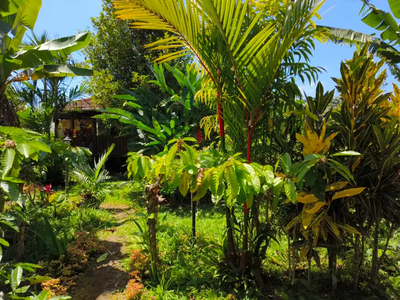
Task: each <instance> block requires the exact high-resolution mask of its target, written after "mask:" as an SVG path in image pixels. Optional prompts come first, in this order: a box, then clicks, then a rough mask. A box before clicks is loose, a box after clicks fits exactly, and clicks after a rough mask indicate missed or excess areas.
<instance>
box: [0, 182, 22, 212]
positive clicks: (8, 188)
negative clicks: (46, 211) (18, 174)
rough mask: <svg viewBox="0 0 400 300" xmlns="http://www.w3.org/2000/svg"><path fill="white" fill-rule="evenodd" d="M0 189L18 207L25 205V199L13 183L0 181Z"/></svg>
mask: <svg viewBox="0 0 400 300" xmlns="http://www.w3.org/2000/svg"><path fill="white" fill-rule="evenodd" d="M0 187H1V188H2V189H3V190H4V191H5V192H6V193H7V194H8V195H9V196H10V197H11V199H12V200H13V201H15V202H17V203H18V204H19V205H21V206H24V205H25V197H24V196H23V195H22V194H21V193H20V192H19V189H18V185H17V184H16V183H14V182H9V181H0Z"/></svg>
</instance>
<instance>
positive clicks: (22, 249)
mask: <svg viewBox="0 0 400 300" xmlns="http://www.w3.org/2000/svg"><path fill="white" fill-rule="evenodd" d="M21 222H23V221H22V220H21ZM18 259H19V261H20V262H22V261H24V260H25V224H24V223H21V224H20V226H19V238H18Z"/></svg>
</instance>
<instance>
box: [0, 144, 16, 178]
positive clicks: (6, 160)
mask: <svg viewBox="0 0 400 300" xmlns="http://www.w3.org/2000/svg"><path fill="white" fill-rule="evenodd" d="M15 154H16V153H15V149H12V148H5V149H4V151H3V153H2V154H1V166H0V172H1V177H2V179H4V178H5V177H6V176H7V174H8V173H9V172H10V171H11V169H12V167H13V164H14V159H15Z"/></svg>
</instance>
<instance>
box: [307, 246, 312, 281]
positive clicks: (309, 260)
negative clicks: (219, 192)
mask: <svg viewBox="0 0 400 300" xmlns="http://www.w3.org/2000/svg"><path fill="white" fill-rule="evenodd" d="M307 264H308V271H307V281H308V285H309V287H311V251H310V252H309V254H308V256H307Z"/></svg>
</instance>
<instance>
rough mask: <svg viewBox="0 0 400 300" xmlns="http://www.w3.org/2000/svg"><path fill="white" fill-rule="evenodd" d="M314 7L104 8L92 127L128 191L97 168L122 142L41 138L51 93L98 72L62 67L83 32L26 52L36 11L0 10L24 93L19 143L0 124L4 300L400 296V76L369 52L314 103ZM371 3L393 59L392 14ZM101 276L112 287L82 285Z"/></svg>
mask: <svg viewBox="0 0 400 300" xmlns="http://www.w3.org/2000/svg"><path fill="white" fill-rule="evenodd" d="M323 4H324V1H318V0H305V1H278V0H276V1H256V0H250V1H246V2H242V1H240V0H224V1H220V0H186V1H175V0H163V1H161V0H151V1H150V0H135V1H133V0H132V1H119V0H118V1H114V3H113V4H112V3H111V2H110V1H104V2H103V11H102V13H101V15H100V17H99V18H97V19H96V18H95V19H93V20H92V22H93V24H94V27H95V28H94V31H95V32H94V38H93V40H92V42H91V44H90V46H89V47H88V48H86V50H85V53H86V55H87V62H88V63H89V64H90V65H91V66H92V67H93V69H94V75H95V76H94V78H92V80H91V81H90V83H89V85H90V89H91V90H92V92H93V97H94V98H93V99H94V100H95V101H96V102H97V103H100V104H101V105H102V106H103V107H104V108H103V109H102V111H101V112H102V113H101V114H98V115H97V116H96V117H95V118H97V119H99V120H98V121H99V122H100V121H104V122H105V123H106V124H111V123H112V122H115V123H113V124H118V129H120V132H119V133H118V134H119V135H127V136H128V137H129V139H130V145H129V148H130V150H131V152H129V153H128V157H127V162H126V174H123V175H119V176H120V178H123V180H124V181H123V182H112V180H113V178H114V177H113V176H112V175H111V174H110V172H108V171H107V170H106V168H105V167H106V166H107V164H106V162H107V160H109V158H110V157H111V156H112V154H113V151H114V148H115V146H114V144H112V145H110V148H109V149H108V150H107V151H106V152H105V153H104V154H102V155H99V157H91V153H90V151H89V150H88V149H85V148H79V147H72V146H70V145H68V144H65V143H63V142H62V141H61V138H59V137H58V136H57V134H56V130H55V134H54V135H52V134H51V132H50V128H51V126H52V123H54V125H55V129H57V122H58V114H59V113H60V112H61V110H62V106H63V105H65V104H66V102H67V98H68V93H70V95H71V93H72V94H74V91H73V90H72V91H67V90H62V89H61V86H62V81H63V80H65V77H66V76H76V75H88V74H89V75H90V74H91V71H90V70H86V69H81V68H77V67H72V66H70V67H67V66H65V64H67V63H68V55H69V54H70V53H71V52H72V51H74V50H77V49H80V48H82V47H84V46H85V45H87V44H88V42H89V35H88V34H79V35H77V36H73V37H69V38H65V39H57V40H55V41H45V40H42V41H41V42H40V41H39V39H37V41H36V42H37V45H30V46H26V45H22V44H21V41H22V36H23V34H24V33H25V31H26V30H27V28H30V29H32V28H33V25H34V23H35V20H36V17H37V14H38V11H39V9H40V5H41V2H40V1H29V3H28V2H26V1H20V2H19V1H9V2H8V5H6V6H5V7H3V6H2V5H0V15H1V18H2V19H1V21H2V22H0V23H1V24H0V28H4V30H3V31H1V32H0V33H2V38H3V40H4V41H6V43H5V44H4V45H5V48H4V49H5V51H3V54H2V55H3V56H1V57H0V59H2V67H3V68H2V70H3V73H2V76H3V77H4V78H3V79H4V80H3V81H2V82H3V83H2V84H0V94H1V95H2V96H1V97H2V99H0V100H2V101H3V100H4V101H7V102H4V103H6V104H7V103H9V102H8V98H7V97H6V96H5V95H6V94H7V95H10V83H11V81H15V80H21V81H26V80H30V81H29V82H26V83H25V84H24V88H23V89H22V90H21V91H20V94H19V95H20V99H21V100H23V101H22V102H23V103H24V102H26V104H27V105H28V106H30V110H26V111H25V112H20V114H19V115H20V117H21V121H22V122H21V125H22V128H20V127H18V126H17V127H11V126H0V152H1V154H0V288H1V292H0V297H4V298H5V299H69V296H67V295H68V294H71V295H73V297H74V299H78V300H79V299H89V298H88V297H96V296H97V295H99V294H100V293H98V291H97V290H102V291H103V288H107V287H108V286H111V285H113V284H114V283H115V285H114V288H115V290H116V291H112V292H115V294H116V295H117V294H118V291H117V289H122V288H123V286H125V285H126V289H125V291H124V293H123V294H124V295H123V297H125V299H170V298H171V299H236V298H239V299H265V298H276V299H295V298H296V299H328V298H335V297H338V298H343V299H350V298H351V299H382V298H385V299H397V298H399V297H400V289H399V287H398V282H399V280H400V271H399V267H398V265H399V263H400V256H399V254H398V250H399V249H398V245H397V243H398V238H399V228H400V219H399V215H400V202H399V196H398V195H399V192H400V184H399V178H400V177H399V169H400V158H399V151H400V119H399V118H400V89H399V87H398V86H397V85H396V84H393V86H392V87H393V91H386V89H387V88H388V87H387V86H386V69H385V66H386V65H385V63H386V62H389V63H392V64H393V63H395V62H394V61H387V60H385V59H376V58H375V57H374V53H375V54H376V53H379V52H380V56H384V55H382V49H381V50H380V51H370V50H371V47H372V48H373V47H374V43H376V42H377V40H374V39H372V40H370V41H371V42H372V43H366V44H364V45H362V46H360V47H358V48H357V50H356V51H355V52H354V54H353V57H351V58H348V60H345V61H343V62H342V63H341V65H340V76H339V77H338V78H333V81H334V82H335V84H336V87H335V90H332V91H326V90H324V87H323V85H322V84H321V83H317V76H318V73H320V72H322V71H323V69H322V68H319V67H315V66H312V65H310V56H311V55H312V51H313V49H314V43H315V41H320V42H325V41H327V40H328V38H333V35H334V33H335V32H334V29H332V28H330V29H329V28H328V29H327V28H326V27H317V26H315V23H314V19H315V18H320V15H319V13H318V12H319V10H320V8H321V7H322V5H323ZM365 4H366V7H368V9H369V10H368V11H367V14H366V16H364V18H363V21H364V22H365V23H367V24H369V25H371V26H372V27H377V26H378V25H379V26H378V28H377V30H382V31H383V33H382V35H381V38H382V40H380V42H379V43H382V41H383V40H386V41H389V43H392V44H393V45H396V44H397V42H398V40H399V39H398V37H397V34H398V31H397V30H396V28H397V27H396V26H397V25H396V26H394V25H395V24H391V23H392V19H393V18H392V16H391V15H390V14H385V13H383V12H381V11H379V10H377V9H376V8H375V7H374V6H372V4H370V3H369V2H367V1H365ZM389 4H390V7H391V10H392V12H393V15H394V16H398V14H399V11H400V3H399V1H395V0H390V1H389ZM33 8H34V9H33ZM15 20H20V22H17V21H15ZM14 21H15V22H14ZM28 21H29V22H28ZM378 21H379V22H380V24H376V26H375V23H377V22H378ZM129 22H133V23H132V24H130V23H129ZM4 24H6V25H4ZM10 24H12V25H10ZM392 25H393V26H392ZM10 26H11V27H10ZM19 26H20V27H19ZM392 27H393V28H392ZM6 29H7V30H6ZM329 30H330V32H329ZM336 33H337V32H336ZM339 33H340V32H339ZM336 38H337V37H336ZM343 38H344V37H343V36H342V39H343ZM43 39H45V37H43ZM345 40H346V39H345ZM0 41H1V40H0ZM336 41H337V40H336ZM42 42H43V43H42ZM364 42H365V41H364ZM142 46H145V48H143V47H142ZM53 47H55V48H54V49H53ZM57 47H59V48H60V47H61V48H60V49H58V48H57ZM51 49H52V50H51ZM57 49H58V50H57ZM59 50H62V51H59ZM150 50H153V51H155V52H151V51H150ZM30 55H34V57H35V59H34V60H33V59H31V58H30V57H31V56H30ZM396 55H397V54H396ZM386 58H388V57H387V56H386ZM25 60H26V61H25ZM151 60H155V63H153V62H152V61H151ZM188 61H190V62H192V63H191V64H185V63H186V62H188ZM338 67H339V66H338ZM392 67H393V66H392ZM14 71H22V72H21V73H19V75H17V76H13V77H10V76H11V75H14V74H12V72H14ZM39 79H43V81H42V83H43V86H42V85H41V84H38V82H37V81H35V80H39ZM299 82H302V83H304V82H316V90H315V95H301V94H300V91H299V88H298V86H297V85H298V84H299ZM0 83H1V82H0ZM6 88H7V89H8V90H7V93H6ZM390 88H391V87H390ZM83 89H85V88H84V87H83ZM76 93H77V94H79V91H78V90H76ZM69 98H71V99H72V98H73V97H72V96H71V97H69ZM64 100H65V101H64ZM4 103H3V102H2V104H4ZM35 103H40V104H41V105H39V106H38V105H36V104H35ZM7 105H8V104H7ZM7 107H8V108H7V109H10V107H9V106H7ZM39 108H40V109H39ZM3 114H4V112H3ZM35 116H38V118H37V119H35ZM15 120H18V119H15ZM15 120H14V121H15ZM15 125H19V122H15ZM87 138H88V139H89V137H87ZM54 169H58V172H57V173H53V171H52V170H54ZM61 169H64V170H65V171H64V172H61ZM64 176H65V178H63V177H64ZM64 180H65V188H63V187H61V186H56V183H57V181H59V182H61V181H64ZM53 184H54V186H53ZM70 185H72V186H70ZM87 268H90V269H91V272H86V273H84V274H82V272H84V271H85V270H86V269H87ZM97 272H98V273H100V274H103V276H105V275H104V274H105V273H109V274H108V277H107V276H105V278H107V280H108V281H109V282H96V284H98V285H99V287H97V286H94V287H93V286H92V284H85V281H84V279H85V277H87V276H89V275H90V274H98V273H97ZM101 272H104V273H101ZM78 278H81V280H77V279H78ZM82 282H83V283H82ZM107 283H109V284H107ZM75 284H76V285H77V286H75ZM121 284H122V287H121ZM117 286H119V287H118V288H117ZM85 289H86V292H85ZM93 289H96V290H93ZM119 294H122V292H121V291H120V293H119ZM88 295H90V296H88ZM116 297H118V296H116ZM121 297H122V296H121Z"/></svg>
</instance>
